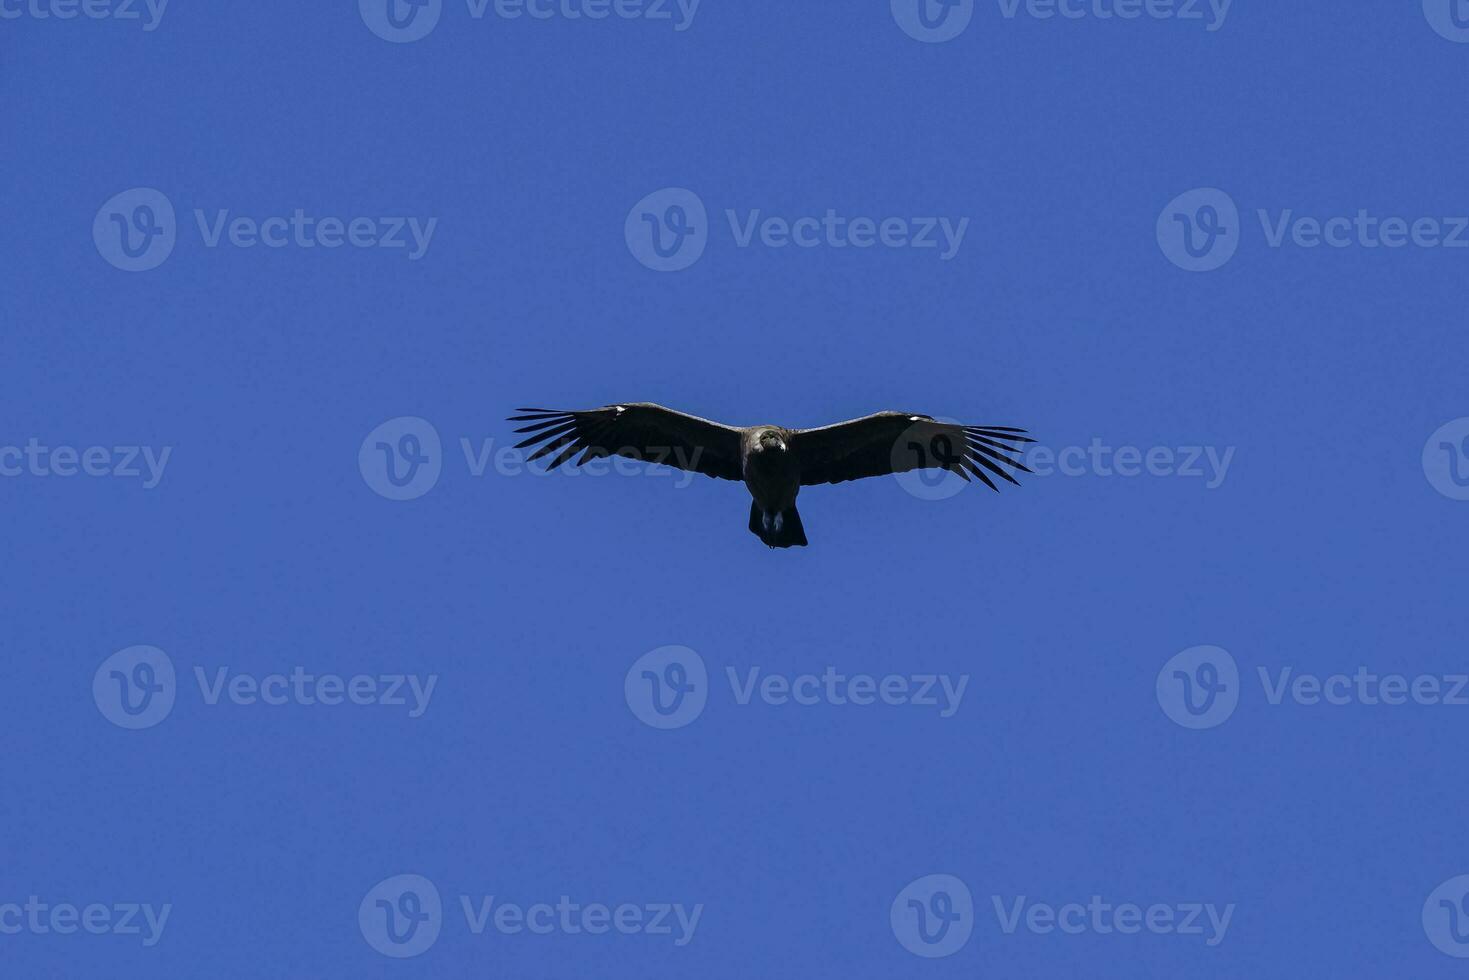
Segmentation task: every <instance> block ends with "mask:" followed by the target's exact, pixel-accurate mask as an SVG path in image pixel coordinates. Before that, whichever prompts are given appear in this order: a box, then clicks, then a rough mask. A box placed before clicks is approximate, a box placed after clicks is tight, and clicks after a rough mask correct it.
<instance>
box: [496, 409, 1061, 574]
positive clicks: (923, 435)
mask: <svg viewBox="0 0 1469 980" xmlns="http://www.w3.org/2000/svg"><path fill="white" fill-rule="evenodd" d="M516 411H517V412H520V413H521V414H519V415H512V416H510V419H509V421H511V422H526V423H529V424H527V425H524V426H522V427H520V428H518V429H516V430H515V431H516V432H517V433H527V432H528V433H531V435H530V436H529V437H528V438H527V439H525V441H523V442H521V443H520V444H519V445H517V446H516V447H515V448H516V449H526V448H528V447H530V446H535V445H537V444H538V443H539V444H540V445H539V446H538V448H537V449H536V451H535V452H534V453H532V454H531V456H530V459H531V460H536V459H540V458H541V457H543V456H547V455H550V454H551V453H556V456H555V457H553V458H552V460H551V462H550V463H549V464H548V465H547V469H548V470H554V469H556V468H557V467H558V466H560V465H562V464H563V463H565V462H567V461H568V460H569V459H571V457H573V456H575V455H576V454H577V453H581V454H582V456H581V458H580V459H579V460H577V461H576V464H575V465H577V466H580V465H582V464H584V463H586V462H587V461H588V460H591V459H601V458H604V457H607V456H613V455H616V456H623V457H626V458H628V459H635V460H645V461H649V462H655V463H662V464H665V465H668V466H674V467H677V468H678V469H681V470H687V471H690V472H694V473H703V474H704V475H705V476H712V477H715V478H717V479H721V480H741V481H743V482H744V484H745V486H746V487H748V488H749V491H750V496H751V497H752V498H754V499H753V500H751V502H750V531H751V533H753V534H754V535H755V536H756V537H758V538H759V539H760V540H761V541H763V542H765V543H766V544H768V545H769V546H770V547H772V548H790V547H792V546H804V545H805V544H806V529H805V528H804V527H802V526H801V515H800V513H799V512H798V511H797V510H796V495H797V494H798V493H800V492H801V488H802V487H808V486H814V485H816V484H821V483H845V482H846V481H848V480H860V479H862V478H864V477H869V476H884V475H886V474H890V473H906V472H908V471H910V470H917V469H943V470H948V471H949V472H951V473H957V474H958V475H959V476H962V477H963V478H964V479H965V480H968V479H969V478H970V476H971V475H972V476H976V477H978V478H979V479H980V480H981V481H982V482H983V483H984V484H985V485H986V486H987V487H989V488H990V489H991V490H998V489H999V487H998V486H996V485H995V481H994V480H993V479H991V477H999V478H1000V479H1002V480H1005V481H1007V482H1009V483H1014V484H1015V485H1016V486H1019V485H1020V484H1019V483H1018V482H1017V481H1016V480H1015V478H1014V477H1013V476H1011V474H1010V472H1007V469H1008V470H1010V471H1014V470H1024V471H1025V472H1026V473H1029V472H1031V471H1030V470H1029V469H1027V468H1026V466H1025V464H1023V463H1022V462H1020V460H1018V459H1013V458H1011V457H1012V456H1018V455H1020V453H1021V452H1022V449H1023V447H1022V444H1023V443H1028V442H1034V441H1035V440H1033V439H1029V438H1027V437H1026V435H1025V430H1024V429H1016V428H1013V427H1010V426H1003V425H987V426H968V425H951V424H948V423H945V422H939V421H937V420H935V419H934V418H933V417H931V416H928V415H913V414H911V413H908V412H878V413H877V414H875V415H868V416H866V417H864V418H860V419H852V420H851V421H848V422H838V423H837V424H835V425H827V426H822V427H821V428H819V429H787V428H784V427H782V426H779V425H752V426H747V427H745V428H737V427H735V426H732V425H723V424H721V423H719V422H711V421H709V420H708V419H701V418H698V417H696V416H693V415H685V414H684V413H683V412H675V411H674V410H673V409H671V408H664V407H663V406H662V405H654V404H652V403H650V402H625V403H623V404H620V405H607V406H604V407H602V408H593V409H589V410H587V411H583V412H563V411H555V410H552V409H545V408H518V409H516Z"/></svg>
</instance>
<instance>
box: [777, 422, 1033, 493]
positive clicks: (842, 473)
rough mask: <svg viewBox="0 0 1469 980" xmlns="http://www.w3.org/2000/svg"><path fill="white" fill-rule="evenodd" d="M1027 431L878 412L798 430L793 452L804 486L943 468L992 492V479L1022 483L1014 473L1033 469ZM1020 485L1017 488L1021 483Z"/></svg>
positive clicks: (994, 487)
mask: <svg viewBox="0 0 1469 980" xmlns="http://www.w3.org/2000/svg"><path fill="white" fill-rule="evenodd" d="M1034 441H1035V440H1034V439H1031V438H1029V437H1028V436H1026V435H1025V430H1024V429H1016V428H1011V427H1009V426H992V425H991V426H972V425H957V424H951V423H947V422H940V421H938V420H936V419H934V418H931V417H929V416H927V415H909V414H907V413H906V412H878V413H877V414H876V415H868V416H866V417H865V418H860V419H852V420H850V421H847V422H838V423H837V424H836V425H828V426H823V427H822V428H819V429H799V430H797V431H796V432H795V433H794V434H793V435H792V437H791V449H792V451H793V452H794V453H795V454H796V458H797V459H798V460H800V463H801V483H802V485H803V486H811V485H813V484H820V483H845V482H846V481H848V480H861V479H864V478H867V477H873V476H886V475H888V474H891V473H907V472H909V471H910V470H920V469H944V470H949V471H950V472H952V473H957V474H959V475H960V476H962V477H963V478H964V479H966V480H968V479H969V477H970V475H971V474H973V475H974V476H976V477H978V478H979V479H980V480H981V481H983V483H984V485H985V486H987V487H989V488H990V489H991V490H997V489H999V488H998V487H997V486H996V485H995V481H994V480H992V479H991V477H992V476H998V477H999V478H1000V479H1002V480H1006V481H1008V482H1010V483H1017V481H1016V479H1015V477H1013V476H1011V475H1010V472H1009V471H1010V470H1021V471H1023V472H1026V473H1029V472H1030V470H1029V469H1028V468H1027V467H1026V465H1025V464H1024V463H1023V462H1021V461H1020V460H1019V459H1012V458H1011V457H1012V456H1020V455H1021V454H1022V453H1023V452H1024V448H1025V447H1024V444H1025V443H1029V442H1034ZM1017 485H1018V484H1017Z"/></svg>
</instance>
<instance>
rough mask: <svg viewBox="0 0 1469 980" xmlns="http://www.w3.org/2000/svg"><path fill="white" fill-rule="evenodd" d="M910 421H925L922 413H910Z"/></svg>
mask: <svg viewBox="0 0 1469 980" xmlns="http://www.w3.org/2000/svg"><path fill="white" fill-rule="evenodd" d="M908 421H909V422H922V421H923V416H922V415H910V416H908Z"/></svg>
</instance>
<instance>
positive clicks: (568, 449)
mask: <svg viewBox="0 0 1469 980" xmlns="http://www.w3.org/2000/svg"><path fill="white" fill-rule="evenodd" d="M516 411H518V412H521V413H523V414H521V415H512V416H511V417H510V421H511V422H528V423H530V424H529V425H525V426H522V427H521V428H519V429H516V430H515V431H516V432H522V433H524V432H530V433H534V434H533V435H531V436H530V437H529V438H528V439H526V440H525V441H524V442H522V443H520V444H519V445H518V446H516V447H515V448H516V449H525V448H527V447H529V446H534V445H536V444H537V443H540V444H541V445H540V446H539V448H537V449H536V451H535V452H534V453H532V454H531V456H530V459H532V460H535V459H540V458H541V457H542V456H546V455H549V454H550V453H553V452H555V453H557V454H556V456H555V457H554V458H553V459H552V460H551V462H550V463H548V464H547V466H546V468H547V469H548V470H554V469H555V468H556V467H558V466H560V465H561V464H562V463H564V462H566V461H567V460H569V459H570V458H571V457H572V456H575V455H576V454H577V453H581V454H582V457H581V459H579V460H577V461H576V465H577V466H580V465H582V464H583V463H585V462H586V461H587V460H589V459H599V458H603V457H606V456H624V457H626V458H628V459H636V460H642V461H645V462H650V463H662V464H664V465H666V466H673V467H676V468H678V469H681V470H688V471H689V472H692V473H703V474H704V475H705V476H712V477H717V478H719V479H721V480H740V479H743V478H744V477H743V474H742V473H741V470H740V430H739V429H736V428H734V427H732V426H728V425H721V424H720V423H718V422H710V421H709V420H708V419H701V418H697V417H696V416H693V415H685V414H684V413H683V412H675V411H674V410H673V409H671V408H664V407H663V406H662V405H653V404H651V403H647V402H643V403H631V402H630V403H626V404H622V405H608V406H606V407H605V408H594V409H590V410H588V411H585V412H561V411H554V410H551V409H545V408H520V409H516ZM557 450H560V451H559V452H557Z"/></svg>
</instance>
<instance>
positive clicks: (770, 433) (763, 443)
mask: <svg viewBox="0 0 1469 980" xmlns="http://www.w3.org/2000/svg"><path fill="white" fill-rule="evenodd" d="M755 448H756V449H757V450H758V451H759V452H762V453H763V452H766V451H767V450H768V451H770V452H776V453H783V452H785V451H786V443H785V440H784V439H782V438H781V437H780V433H779V432H776V431H775V430H774V429H766V430H765V431H763V432H761V433H760V436H759V438H758V439H756V440H755Z"/></svg>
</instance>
